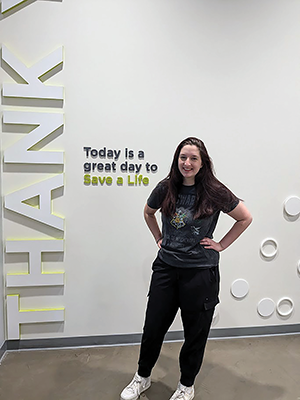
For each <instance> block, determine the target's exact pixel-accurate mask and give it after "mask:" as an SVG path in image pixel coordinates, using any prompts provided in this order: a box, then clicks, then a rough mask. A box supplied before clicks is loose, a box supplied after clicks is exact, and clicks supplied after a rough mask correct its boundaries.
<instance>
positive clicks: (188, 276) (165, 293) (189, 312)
mask: <svg viewBox="0 0 300 400" xmlns="http://www.w3.org/2000/svg"><path fill="white" fill-rule="evenodd" d="M219 281H220V278H219V268H218V267H212V268H174V267H171V266H169V265H167V264H165V263H163V262H162V261H161V260H160V259H159V258H158V257H157V258H156V260H155V261H154V263H153V274H152V278H151V283H150V289H149V294H148V296H149V298H148V305H147V310H146V318H145V325H144V329H143V336H142V342H141V349H140V358H139V368H138V374H139V375H140V376H143V377H148V376H150V375H151V371H152V368H153V367H154V365H155V363H156V361H157V359H158V356H159V353H160V350H161V346H162V343H163V340H164V336H165V334H166V333H167V331H168V329H169V327H170V325H171V324H172V322H173V320H174V318H175V316H176V314H177V311H178V309H179V308H180V310H181V319H182V324H183V330H184V343H183V346H182V348H181V351H180V356H179V364H180V371H181V378H180V382H181V383H182V384H183V385H185V386H192V385H193V384H194V380H195V377H196V375H197V374H198V372H199V370H200V367H201V364H202V360H203V355H204V350H205V345H206V341H207V337H208V334H209V330H210V326H211V322H212V318H213V314H214V308H215V306H216V304H218V302H219V299H218V294H219Z"/></svg>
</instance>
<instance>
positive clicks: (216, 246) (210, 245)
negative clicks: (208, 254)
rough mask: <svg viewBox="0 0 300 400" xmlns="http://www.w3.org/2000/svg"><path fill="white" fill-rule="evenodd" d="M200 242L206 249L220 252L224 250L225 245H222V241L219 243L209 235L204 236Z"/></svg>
mask: <svg viewBox="0 0 300 400" xmlns="http://www.w3.org/2000/svg"><path fill="white" fill-rule="evenodd" d="M200 244H201V245H203V246H204V248H205V249H213V250H216V251H218V252H220V251H222V250H224V249H223V247H222V246H221V245H220V243H217V242H215V241H214V240H212V239H210V238H207V237H205V238H203V239H202V240H201V241H200Z"/></svg>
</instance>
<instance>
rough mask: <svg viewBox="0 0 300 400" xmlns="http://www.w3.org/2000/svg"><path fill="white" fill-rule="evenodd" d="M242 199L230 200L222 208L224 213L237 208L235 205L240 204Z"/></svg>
mask: <svg viewBox="0 0 300 400" xmlns="http://www.w3.org/2000/svg"><path fill="white" fill-rule="evenodd" d="M239 202H240V200H239V199H238V198H236V199H235V200H234V201H232V202H230V203H229V204H227V205H226V207H224V209H223V210H222V211H223V212H224V213H226V214H228V213H230V212H231V211H233V210H234V209H235V207H236V206H237V205H238V204H239Z"/></svg>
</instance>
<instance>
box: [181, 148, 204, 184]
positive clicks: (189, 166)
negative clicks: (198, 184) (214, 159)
mask: <svg viewBox="0 0 300 400" xmlns="http://www.w3.org/2000/svg"><path fill="white" fill-rule="evenodd" d="M201 167H202V160H201V156H200V152H199V149H198V147H197V146H195V145H190V144H187V145H186V146H183V148H182V149H181V150H180V153H179V157H178V168H179V171H180V173H181V175H182V176H183V184H184V185H186V186H190V185H194V183H195V176H196V175H197V174H198V172H199V171H200V168H201Z"/></svg>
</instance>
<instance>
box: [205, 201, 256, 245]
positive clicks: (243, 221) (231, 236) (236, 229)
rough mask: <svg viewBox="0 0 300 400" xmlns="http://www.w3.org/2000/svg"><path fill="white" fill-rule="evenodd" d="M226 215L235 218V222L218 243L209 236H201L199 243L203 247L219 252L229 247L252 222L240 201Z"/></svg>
mask: <svg viewBox="0 0 300 400" xmlns="http://www.w3.org/2000/svg"><path fill="white" fill-rule="evenodd" d="M228 215H230V216H231V217H232V218H233V219H235V220H236V222H235V224H234V225H233V226H232V228H231V229H230V230H229V231H228V232H227V233H226V235H225V236H224V237H223V238H222V239H221V240H220V242H219V243H218V242H215V241H214V240H212V239H210V238H203V239H202V240H201V241H200V244H202V245H204V248H205V249H214V250H216V251H219V252H220V251H223V250H225V249H227V247H229V246H230V245H231V244H232V243H233V242H234V241H235V240H236V239H237V238H238V237H239V236H240V235H241V234H242V233H243V232H244V230H245V229H247V228H248V226H249V225H250V224H251V222H252V216H251V214H250V212H249V211H248V209H247V207H246V206H245V205H244V203H242V202H241V201H240V202H239V204H238V205H237V206H236V207H235V209H234V210H232V211H231V212H229V213H228Z"/></svg>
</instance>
